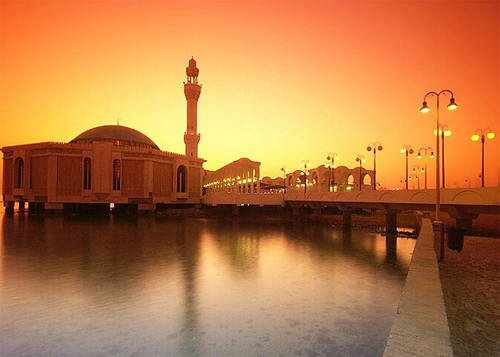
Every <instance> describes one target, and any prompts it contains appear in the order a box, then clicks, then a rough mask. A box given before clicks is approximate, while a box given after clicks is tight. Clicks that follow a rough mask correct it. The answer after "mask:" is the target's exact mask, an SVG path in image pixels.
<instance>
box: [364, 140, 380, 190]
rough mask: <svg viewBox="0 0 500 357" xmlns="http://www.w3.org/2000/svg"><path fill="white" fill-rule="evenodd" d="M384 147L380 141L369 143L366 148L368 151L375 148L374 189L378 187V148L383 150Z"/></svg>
mask: <svg viewBox="0 0 500 357" xmlns="http://www.w3.org/2000/svg"><path fill="white" fill-rule="evenodd" d="M382 149H383V147H382V144H380V143H379V142H378V141H377V142H376V143H369V144H368V147H367V148H366V150H367V151H371V150H373V189H374V190H376V189H377V159H376V157H377V150H378V151H382Z"/></svg>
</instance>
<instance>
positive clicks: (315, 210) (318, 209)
mask: <svg viewBox="0 0 500 357" xmlns="http://www.w3.org/2000/svg"><path fill="white" fill-rule="evenodd" d="M313 213H314V215H315V216H319V215H321V208H319V207H314V208H313Z"/></svg>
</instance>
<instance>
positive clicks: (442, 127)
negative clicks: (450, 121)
mask: <svg viewBox="0 0 500 357" xmlns="http://www.w3.org/2000/svg"><path fill="white" fill-rule="evenodd" d="M434 135H438V136H439V135H441V147H442V148H443V150H442V151H441V162H442V170H443V188H444V187H445V180H444V137H445V136H450V135H451V130H450V129H449V128H448V125H446V124H439V130H436V129H434Z"/></svg>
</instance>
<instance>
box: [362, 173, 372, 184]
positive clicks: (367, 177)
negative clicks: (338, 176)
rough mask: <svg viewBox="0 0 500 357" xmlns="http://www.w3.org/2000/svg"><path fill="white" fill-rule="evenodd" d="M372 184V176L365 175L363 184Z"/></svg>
mask: <svg viewBox="0 0 500 357" xmlns="http://www.w3.org/2000/svg"><path fill="white" fill-rule="evenodd" d="M371 184H372V177H371V176H370V175H365V176H364V177H363V185H367V186H370V185H371Z"/></svg>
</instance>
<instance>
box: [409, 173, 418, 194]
mask: <svg viewBox="0 0 500 357" xmlns="http://www.w3.org/2000/svg"><path fill="white" fill-rule="evenodd" d="M409 179H410V180H413V179H415V181H417V183H418V189H419V190H420V180H419V179H418V175H413V176H410V177H409ZM411 189H412V190H414V189H415V182H413V183H412V185H411Z"/></svg>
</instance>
